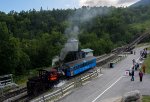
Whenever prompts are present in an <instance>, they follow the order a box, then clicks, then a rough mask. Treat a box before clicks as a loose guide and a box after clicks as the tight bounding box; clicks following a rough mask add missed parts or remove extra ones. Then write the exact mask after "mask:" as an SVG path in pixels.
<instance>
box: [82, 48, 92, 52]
mask: <svg viewBox="0 0 150 102" xmlns="http://www.w3.org/2000/svg"><path fill="white" fill-rule="evenodd" d="M81 51H83V52H93V50H92V49H89V48H87V49H82V50H81Z"/></svg>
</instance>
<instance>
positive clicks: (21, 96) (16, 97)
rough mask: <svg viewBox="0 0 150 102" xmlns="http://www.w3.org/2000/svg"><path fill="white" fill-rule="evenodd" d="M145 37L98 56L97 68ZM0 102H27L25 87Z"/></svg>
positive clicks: (9, 94) (1, 98)
mask: <svg viewBox="0 0 150 102" xmlns="http://www.w3.org/2000/svg"><path fill="white" fill-rule="evenodd" d="M147 36H149V34H145V35H143V36H140V37H139V38H137V39H136V40H135V41H133V42H132V43H130V44H128V45H126V46H122V47H118V48H116V49H114V50H113V51H112V53H110V54H104V55H101V56H98V57H97V58H96V62H97V67H99V66H102V65H104V64H106V63H107V62H109V61H111V60H112V59H115V58H116V57H117V55H118V54H120V53H122V52H125V51H130V50H132V49H133V48H134V46H135V44H137V43H139V42H140V41H141V40H143V39H144V38H145V37H147ZM88 72H89V71H88ZM88 72H87V73H88ZM87 73H83V74H82V75H79V76H77V77H75V78H78V77H81V76H84V75H86V74H87ZM71 80H72V79H71ZM71 80H70V81H71ZM73 80H74V79H73ZM0 101H2V102H3V101H4V102H5V101H6V102H8V101H11V102H18V101H23V102H26V101H29V99H28V96H27V87H23V88H20V89H17V90H15V91H13V92H9V93H6V94H4V95H3V96H0Z"/></svg>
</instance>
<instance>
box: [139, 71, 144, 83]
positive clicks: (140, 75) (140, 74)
mask: <svg viewBox="0 0 150 102" xmlns="http://www.w3.org/2000/svg"><path fill="white" fill-rule="evenodd" d="M139 77H140V82H142V78H143V73H142V71H141V70H140V71H139Z"/></svg>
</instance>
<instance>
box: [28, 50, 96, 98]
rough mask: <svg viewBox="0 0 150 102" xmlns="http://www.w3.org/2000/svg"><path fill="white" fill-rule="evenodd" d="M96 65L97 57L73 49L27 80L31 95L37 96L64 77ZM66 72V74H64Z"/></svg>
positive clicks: (74, 74)
mask: <svg viewBox="0 0 150 102" xmlns="http://www.w3.org/2000/svg"><path fill="white" fill-rule="evenodd" d="M95 66H96V58H95V57H94V56H87V53H86V52H83V51H72V52H69V53H68V54H67V56H66V57H65V59H64V60H63V62H62V61H60V62H59V64H58V65H57V66H55V67H53V68H51V69H49V70H38V71H39V75H38V76H37V77H33V78H30V79H29V80H28V82H27V92H28V95H29V96H36V95H38V94H40V93H42V92H44V91H46V90H47V89H49V88H51V87H53V86H54V84H56V83H58V82H59V79H60V78H62V77H64V76H65V77H73V76H76V75H78V74H80V73H82V72H84V71H86V70H88V69H91V68H93V67H95ZM62 73H64V74H62Z"/></svg>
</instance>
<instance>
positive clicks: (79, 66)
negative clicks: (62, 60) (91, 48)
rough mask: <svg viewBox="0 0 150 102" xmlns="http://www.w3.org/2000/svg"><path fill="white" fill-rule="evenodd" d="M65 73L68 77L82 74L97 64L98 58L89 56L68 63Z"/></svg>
mask: <svg viewBox="0 0 150 102" xmlns="http://www.w3.org/2000/svg"><path fill="white" fill-rule="evenodd" d="M66 66H67V67H66V68H65V74H66V76H67V77H70V76H74V75H77V74H80V73H82V72H84V71H86V70H88V69H91V68H93V67H95V66H96V58H95V57H94V56H89V57H86V58H82V59H78V60H75V61H72V62H69V63H66Z"/></svg>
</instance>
